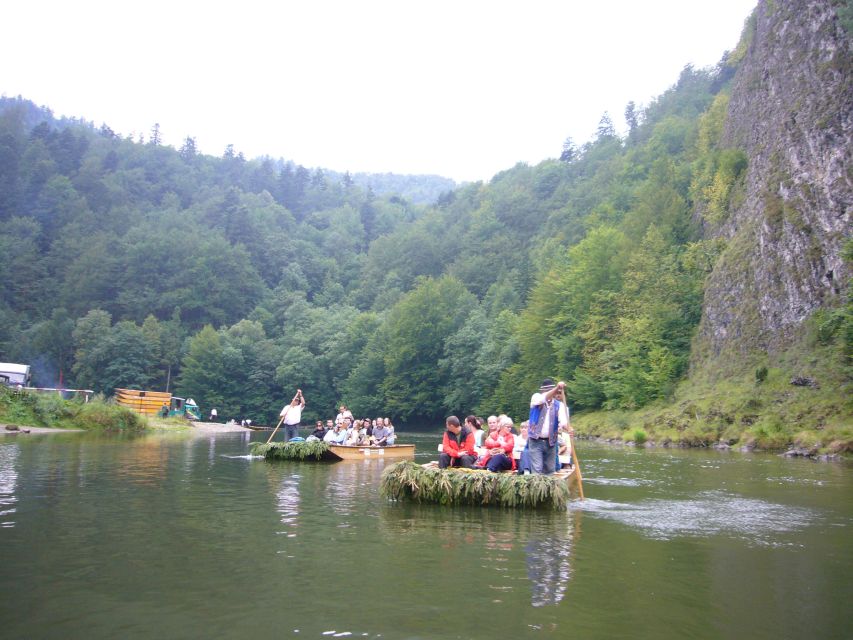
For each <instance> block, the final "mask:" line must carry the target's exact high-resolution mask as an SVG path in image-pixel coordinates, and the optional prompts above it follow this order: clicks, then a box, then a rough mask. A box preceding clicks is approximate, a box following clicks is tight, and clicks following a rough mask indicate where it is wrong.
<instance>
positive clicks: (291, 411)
mask: <svg viewBox="0 0 853 640" xmlns="http://www.w3.org/2000/svg"><path fill="white" fill-rule="evenodd" d="M304 408H305V398H304V397H303V396H302V389H297V390H296V395H295V396H293V400H291V401H290V404H289V405H286V406H285V407H284V408H282V410H281V413H280V414H279V415H280V416H281V417H283V418H284V441H285V442H288V441H289V440H292V439H293V438H296V437H298V436H299V425H300V423H301V422H302V410H303V409H304Z"/></svg>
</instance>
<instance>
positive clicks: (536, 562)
mask: <svg viewBox="0 0 853 640" xmlns="http://www.w3.org/2000/svg"><path fill="white" fill-rule="evenodd" d="M581 517H582V515H581V512H580V511H577V512H574V513H572V514H571V518H572V524H571V525H570V526H569V527H566V528H565V529H563V528H562V527H557V528H552V527H547V528H546V527H542V528H537V529H535V530H534V531H532V532H531V534H530V538H529V540H528V542H527V546H526V547H525V548H524V551H525V554H526V556H527V577H528V578H529V579H530V582H531V585H532V595H531V598H530V604H532V605H533V606H534V607H542V606H545V605H555V604H559V603H560V601H561V600H562V599H563V598H564V597H565V595H566V589H567V587H568V585H569V581H570V580H571V579H572V555H573V549H574V545H575V543H576V542H577V540H578V538H579V537H580V521H581Z"/></svg>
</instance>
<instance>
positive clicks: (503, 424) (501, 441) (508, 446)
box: [483, 415, 515, 473]
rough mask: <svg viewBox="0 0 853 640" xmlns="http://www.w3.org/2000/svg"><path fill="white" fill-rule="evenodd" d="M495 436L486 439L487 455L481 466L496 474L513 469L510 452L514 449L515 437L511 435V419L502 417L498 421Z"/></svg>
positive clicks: (513, 462)
mask: <svg viewBox="0 0 853 640" xmlns="http://www.w3.org/2000/svg"><path fill="white" fill-rule="evenodd" d="M498 425H499V426H498V434H497V436H491V435H490V436H489V437H488V438H486V449H487V450H488V453H487V455H486V459H485V460H484V461H483V466H484V467H485V468H486V469H488V470H489V471H493V472H495V473H498V472H500V471H509V470H510V469H515V460H513V457H512V450H513V448H514V447H515V437H514V436H513V435H512V418H510V417H509V416H505V415H502V416H500V418H499V420H498Z"/></svg>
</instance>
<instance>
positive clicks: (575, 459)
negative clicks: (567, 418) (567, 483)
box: [562, 387, 583, 500]
mask: <svg viewBox="0 0 853 640" xmlns="http://www.w3.org/2000/svg"><path fill="white" fill-rule="evenodd" d="M562 395H563V404H565V405H566V415H568V412H569V403H568V402H567V401H566V389H565V387H564V388H563V392H562ZM569 444H570V445H571V447H572V466H573V467H574V468H575V473H577V474H578V492H579V493H580V494H581V500H583V475H582V474H581V465H580V462H578V452H577V451H575V437H574V436H573V435H571V433H570V434H569Z"/></svg>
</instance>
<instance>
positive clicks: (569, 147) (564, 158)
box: [560, 136, 577, 162]
mask: <svg viewBox="0 0 853 640" xmlns="http://www.w3.org/2000/svg"><path fill="white" fill-rule="evenodd" d="M576 156H577V147H576V146H575V141H574V140H572V138H571V136H570V137H568V138H566V139H565V141H564V142H563V150H562V152H561V153H560V162H572V161H573V160H574V159H575V157H576Z"/></svg>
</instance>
